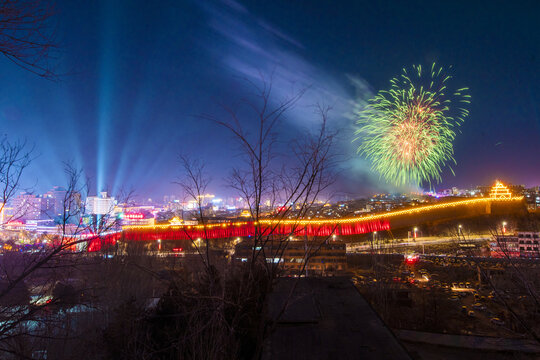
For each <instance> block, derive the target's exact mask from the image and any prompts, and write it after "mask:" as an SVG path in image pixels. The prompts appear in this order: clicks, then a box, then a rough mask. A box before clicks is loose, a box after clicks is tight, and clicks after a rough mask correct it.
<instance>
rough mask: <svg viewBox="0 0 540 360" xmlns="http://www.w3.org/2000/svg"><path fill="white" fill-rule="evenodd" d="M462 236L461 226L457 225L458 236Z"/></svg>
mask: <svg viewBox="0 0 540 360" xmlns="http://www.w3.org/2000/svg"><path fill="white" fill-rule="evenodd" d="M459 235H463V230H462V226H461V224H459V225H458V236H459Z"/></svg>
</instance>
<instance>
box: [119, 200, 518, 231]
mask: <svg viewBox="0 0 540 360" xmlns="http://www.w3.org/2000/svg"><path fill="white" fill-rule="evenodd" d="M522 200H523V196H515V197H512V196H510V197H500V198H491V197H489V198H475V199H467V200H459V201H453V202H448V203H442V204H433V205H426V206H419V207H415V208H411V209H406V210H395V211H389V212H386V213H380V214H374V215H368V216H360V217H351V218H344V219H261V220H260V221H259V222H246V221H242V222H227V223H218V224H206V225H171V224H159V225H128V226H124V227H123V229H124V230H134V229H137V230H143V229H157V228H171V227H178V228H181V227H184V228H187V229H197V230H201V229H212V228H218V227H223V228H226V227H228V226H245V225H248V224H250V225H254V226H256V225H258V224H260V225H297V226H309V225H316V226H321V225H336V224H350V223H355V222H367V221H372V220H382V219H387V218H392V217H396V216H403V215H410V214H418V213H422V212H428V211H432V210H439V209H447V208H451V207H456V206H463V205H475V204H480V203H489V202H494V201H504V202H508V201H522Z"/></svg>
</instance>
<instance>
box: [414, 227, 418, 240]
mask: <svg viewBox="0 0 540 360" xmlns="http://www.w3.org/2000/svg"><path fill="white" fill-rule="evenodd" d="M417 231H418V228H417V227H415V228H414V239H415V240H416V232H417Z"/></svg>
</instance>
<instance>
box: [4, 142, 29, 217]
mask: <svg viewBox="0 0 540 360" xmlns="http://www.w3.org/2000/svg"><path fill="white" fill-rule="evenodd" d="M32 152H33V148H30V147H29V146H28V145H27V144H26V143H25V142H21V141H16V142H11V141H9V140H8V139H7V137H5V136H4V137H2V139H1V140H0V192H1V193H0V194H1V195H0V196H1V198H0V201H1V204H0V214H2V217H1V219H0V225H4V224H5V223H7V222H9V221H11V220H15V219H17V218H20V217H21V216H22V215H24V214H22V213H20V211H19V213H18V212H15V213H13V214H10V215H7V214H6V213H5V207H6V204H8V203H9V202H11V201H12V200H13V198H14V197H15V195H16V193H17V191H19V190H20V188H21V178H22V175H23V173H24V171H25V170H26V168H27V167H28V165H30V162H31V161H32Z"/></svg>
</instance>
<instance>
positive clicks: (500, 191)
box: [489, 180, 512, 199]
mask: <svg viewBox="0 0 540 360" xmlns="http://www.w3.org/2000/svg"><path fill="white" fill-rule="evenodd" d="M489 197H490V198H492V199H511V198H512V193H511V192H510V190H508V188H507V187H506V186H504V184H503V183H502V182H500V181H499V180H497V181H496V182H495V185H493V187H492V188H491V191H490V192H489Z"/></svg>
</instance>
